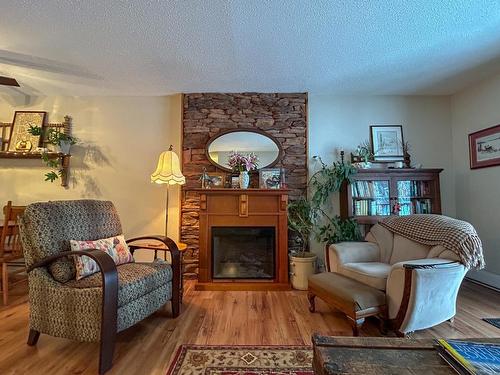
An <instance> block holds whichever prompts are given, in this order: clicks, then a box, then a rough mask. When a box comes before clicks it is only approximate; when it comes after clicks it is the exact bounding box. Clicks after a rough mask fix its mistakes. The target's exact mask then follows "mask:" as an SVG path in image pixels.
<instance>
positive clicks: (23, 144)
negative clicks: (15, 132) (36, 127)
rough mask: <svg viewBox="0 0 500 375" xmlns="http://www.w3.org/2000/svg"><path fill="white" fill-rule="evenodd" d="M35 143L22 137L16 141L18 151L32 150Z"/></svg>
mask: <svg viewBox="0 0 500 375" xmlns="http://www.w3.org/2000/svg"><path fill="white" fill-rule="evenodd" d="M32 147H33V144H32V143H31V141H29V140H27V139H22V140H20V141H19V142H17V143H16V151H21V152H29V151H31V149H32Z"/></svg>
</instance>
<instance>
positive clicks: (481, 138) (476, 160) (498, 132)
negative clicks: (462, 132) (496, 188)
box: [469, 125, 500, 169]
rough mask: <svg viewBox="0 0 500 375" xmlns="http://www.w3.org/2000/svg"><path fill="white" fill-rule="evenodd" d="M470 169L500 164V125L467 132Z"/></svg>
mask: <svg viewBox="0 0 500 375" xmlns="http://www.w3.org/2000/svg"><path fill="white" fill-rule="evenodd" d="M469 159H470V169H477V168H486V167H493V166H495V165H500V125H495V126H492V127H490V128H487V129H483V130H479V131H477V132H474V133H470V134H469Z"/></svg>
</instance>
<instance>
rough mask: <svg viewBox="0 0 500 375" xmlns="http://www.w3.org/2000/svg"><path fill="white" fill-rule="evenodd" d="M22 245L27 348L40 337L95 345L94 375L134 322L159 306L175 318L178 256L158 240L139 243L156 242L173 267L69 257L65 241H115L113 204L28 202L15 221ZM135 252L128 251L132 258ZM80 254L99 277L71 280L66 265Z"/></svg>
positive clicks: (97, 253)
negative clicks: (168, 305)
mask: <svg viewBox="0 0 500 375" xmlns="http://www.w3.org/2000/svg"><path fill="white" fill-rule="evenodd" d="M20 229H21V240H22V243H23V248H24V255H25V261H26V267H27V272H28V275H29V301H30V323H29V324H30V332H29V337H28V345H35V344H36V343H37V341H38V338H39V336H40V333H46V334H48V335H51V336H57V337H64V338H68V339H73V340H77V341H99V340H100V357H99V373H100V374H103V373H105V372H106V371H107V370H109V369H110V368H111V366H112V360H113V352H114V346H115V338H116V334H117V332H120V331H123V330H124V329H126V328H128V327H130V326H132V325H134V324H136V323H138V322H139V321H141V320H142V319H144V318H146V317H147V316H149V315H150V314H152V313H153V312H155V311H157V310H158V309H160V308H161V307H162V306H163V305H164V304H165V303H166V302H168V301H171V303H172V314H173V316H174V317H177V316H178V315H179V311H180V293H181V291H180V289H181V268H180V267H181V266H180V254H179V250H178V248H177V246H176V244H175V242H174V241H172V240H171V239H170V238H168V237H164V236H147V237H139V238H134V239H130V240H128V241H127V243H132V242H134V241H137V240H141V239H154V240H158V241H161V242H163V243H164V244H165V245H166V246H167V247H168V251H169V252H170V253H171V258H172V265H170V264H167V263H164V262H153V263H127V264H122V265H119V266H116V265H115V263H114V261H113V259H112V258H111V256H109V255H108V254H107V253H105V252H103V251H101V250H90V251H72V252H70V240H82V241H83V240H97V239H101V238H109V237H113V236H118V235H120V234H122V228H121V224H120V219H119V217H118V213H117V211H116V209H115V207H114V206H113V203H111V202H106V201H96V200H77V201H54V202H46V203H34V204H31V205H29V206H28V207H27V208H26V211H25V213H24V215H23V217H22V218H21V221H20ZM136 248H137V246H135V247H134V246H133V244H131V245H130V250H131V252H133V250H134V249H136ZM68 254H71V255H73V256H75V255H76V256H81V255H86V256H89V257H90V258H92V259H94V260H95V261H96V263H97V264H98V266H99V268H100V272H98V273H95V274H93V275H91V276H88V277H85V278H83V279H81V280H76V279H75V267H74V263H73V260H72V259H71V258H70V257H68Z"/></svg>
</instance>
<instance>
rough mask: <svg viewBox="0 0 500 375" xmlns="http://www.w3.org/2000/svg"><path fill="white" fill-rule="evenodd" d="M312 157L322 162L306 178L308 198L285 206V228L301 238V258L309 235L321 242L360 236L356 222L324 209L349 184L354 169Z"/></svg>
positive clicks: (334, 241) (352, 238)
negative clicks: (316, 169) (334, 195)
mask: <svg viewBox="0 0 500 375" xmlns="http://www.w3.org/2000/svg"><path fill="white" fill-rule="evenodd" d="M314 158H315V159H317V160H318V161H319V162H320V163H321V168H320V169H319V170H318V171H317V172H315V173H314V174H313V175H312V176H311V178H310V179H309V182H308V190H309V193H310V194H309V196H310V198H309V199H307V198H305V197H301V198H299V199H297V200H295V201H292V202H290V204H289V206H288V226H289V228H290V229H292V230H294V231H295V232H297V233H298V235H299V237H300V242H301V243H300V245H301V250H300V252H299V254H297V255H298V256H304V254H305V252H306V249H307V245H308V242H309V238H310V237H311V236H312V235H313V236H314V237H315V238H316V240H318V241H320V242H324V243H337V242H341V241H356V240H359V239H360V236H361V235H360V232H359V228H358V225H357V222H356V220H355V219H352V218H347V219H343V218H341V217H340V216H334V215H331V214H329V213H328V210H327V208H326V204H327V201H328V200H329V199H330V197H331V195H332V194H333V193H335V192H338V191H340V188H341V187H342V183H343V182H344V181H346V182H348V183H350V182H351V180H352V176H353V175H354V174H355V173H356V168H355V167H354V166H352V165H351V164H349V163H341V162H334V163H332V164H331V165H327V164H325V163H324V162H323V160H322V159H321V158H320V157H317V156H315V157H314Z"/></svg>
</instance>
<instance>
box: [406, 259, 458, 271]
mask: <svg viewBox="0 0 500 375" xmlns="http://www.w3.org/2000/svg"><path fill="white" fill-rule="evenodd" d="M460 264H461V263H459V262H456V261H449V262H446V263H427V264H403V268H405V269H410V270H419V269H432V268H434V269H439V268H451V267H450V266H452V267H453V266H459V265H460Z"/></svg>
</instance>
